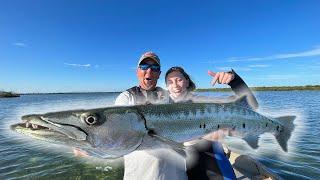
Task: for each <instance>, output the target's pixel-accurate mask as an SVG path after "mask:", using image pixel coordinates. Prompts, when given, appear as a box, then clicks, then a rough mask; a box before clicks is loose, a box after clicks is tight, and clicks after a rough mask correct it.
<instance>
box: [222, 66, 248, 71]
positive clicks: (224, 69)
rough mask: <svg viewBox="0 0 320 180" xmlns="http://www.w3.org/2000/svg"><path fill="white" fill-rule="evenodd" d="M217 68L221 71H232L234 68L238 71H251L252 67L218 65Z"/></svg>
mask: <svg viewBox="0 0 320 180" xmlns="http://www.w3.org/2000/svg"><path fill="white" fill-rule="evenodd" d="M217 69H219V70H221V71H230V70H231V69H234V70H236V71H251V70H252V69H251V68H246V67H228V66H227V67H217Z"/></svg>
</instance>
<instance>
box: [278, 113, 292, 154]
mask: <svg viewBox="0 0 320 180" xmlns="http://www.w3.org/2000/svg"><path fill="white" fill-rule="evenodd" d="M275 119H276V120H277V121H278V122H279V123H280V124H281V125H282V128H281V129H280V132H279V133H277V134H276V135H275V137H276V140H277V141H278V143H279V145H280V146H281V148H282V150H284V151H285V152H287V151H288V140H289V139H290V137H291V133H292V131H293V129H294V124H293V121H294V119H296V116H282V117H278V118H275Z"/></svg>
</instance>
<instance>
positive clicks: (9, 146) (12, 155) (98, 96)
mask: <svg viewBox="0 0 320 180" xmlns="http://www.w3.org/2000/svg"><path fill="white" fill-rule="evenodd" d="M201 94H202V95H207V96H228V95H229V93H211V92H210V93H201ZM255 94H256V96H257V99H258V101H259V104H260V108H259V110H258V111H259V112H260V113H262V114H264V115H267V116H271V117H279V116H285V115H295V116H297V118H296V120H295V121H294V124H295V130H294V132H293V134H292V137H291V139H290V140H289V151H288V152H287V153H286V152H283V151H282V150H281V148H280V147H279V145H278V144H277V143H276V141H275V139H274V137H273V136H272V135H270V134H264V135H262V136H261V137H260V142H259V148H258V149H256V150H253V149H251V148H250V147H249V146H248V145H247V144H246V143H245V142H244V141H241V140H236V139H234V138H227V139H226V144H227V145H228V146H229V147H230V149H232V150H233V151H236V152H238V153H241V154H249V155H250V156H252V157H253V158H255V159H257V160H259V161H260V162H261V163H262V164H264V165H266V166H267V167H268V168H269V169H270V170H271V171H273V172H274V173H276V174H278V175H279V176H281V177H283V178H284V179H319V176H320V138H319V137H320V91H283V92H273V91H270V92H269V91H267V92H256V93H255ZM117 95H118V93H87V94H51V95H23V96H21V97H19V98H10V99H0V157H1V158H0V179H121V178H122V175H123V170H124V169H123V167H122V166H121V164H122V163H121V161H120V162H117V163H115V162H110V161H105V160H99V159H95V158H83V157H82V158H81V157H75V156H74V154H73V152H72V149H71V148H69V147H64V146H59V145H53V144H49V143H45V142H41V141H36V140H33V139H31V138H28V137H24V136H22V135H20V134H17V133H15V132H13V131H11V130H10V128H9V125H11V124H14V123H18V122H20V121H21V116H23V115H26V114H34V113H46V112H52V111H62V110H71V109H90V108H99V107H106V106H112V105H113V103H114V101H115V98H116V97H117Z"/></svg>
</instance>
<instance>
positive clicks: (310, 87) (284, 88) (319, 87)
mask: <svg viewBox="0 0 320 180" xmlns="http://www.w3.org/2000/svg"><path fill="white" fill-rule="evenodd" d="M250 89H251V90H252V91H302V90H320V85H306V86H271V87H265V86H262V87H250ZM195 91H196V92H218V91H222V92H223V91H231V88H199V89H196V90H195Z"/></svg>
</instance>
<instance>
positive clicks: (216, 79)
mask: <svg viewBox="0 0 320 180" xmlns="http://www.w3.org/2000/svg"><path fill="white" fill-rule="evenodd" d="M218 80H219V76H216V77H214V78H213V80H212V81H211V84H212V86H214V85H215V84H216V83H217V81H218Z"/></svg>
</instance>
